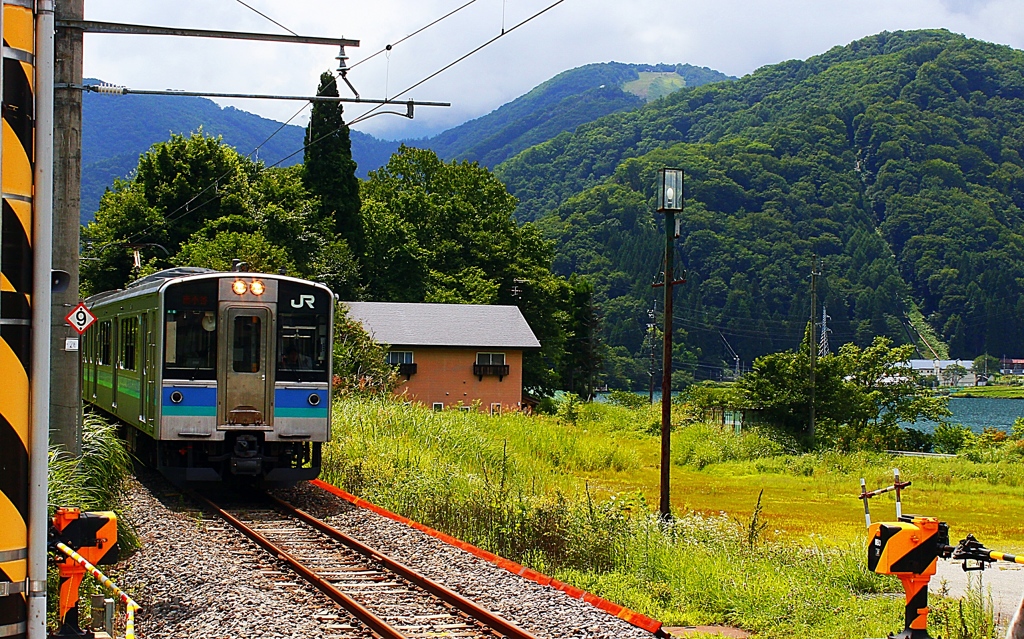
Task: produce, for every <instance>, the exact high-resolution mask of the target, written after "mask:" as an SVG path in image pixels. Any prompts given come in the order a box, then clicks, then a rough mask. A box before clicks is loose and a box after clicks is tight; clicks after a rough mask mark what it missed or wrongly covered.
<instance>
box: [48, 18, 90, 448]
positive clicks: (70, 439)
mask: <svg viewBox="0 0 1024 639" xmlns="http://www.w3.org/2000/svg"><path fill="white" fill-rule="evenodd" d="M84 17H85V0H58V2H57V5H56V19H57V20H82V19H84ZM54 47H55V56H56V67H55V78H54V79H55V83H56V84H57V85H58V86H59V85H61V84H72V85H75V86H81V84H82V31H81V30H80V29H66V28H61V29H58V30H57V33H56V38H55V43H54ZM53 164H54V166H53V268H55V269H58V270H62V271H67V272H68V273H69V274H70V275H71V281H70V283H69V284H68V288H67V290H66V291H65V292H63V293H54V294H53V301H52V313H51V316H50V319H51V321H52V326H53V331H52V336H51V340H50V344H51V353H52V360H51V368H50V371H51V372H50V441H51V443H54V444H59V445H61V446H63V447H64V448H65V449H66V450H67V451H68V452H70V453H71V454H73V455H76V456H78V455H81V454H82V401H81V393H80V386H79V384H80V381H81V380H80V371H79V366H78V353H77V352H75V351H65V350H64V344H65V341H64V340H65V338H68V337H78V334H77V333H75V332H74V330H72V329H71V327H70V326H68V325H67V323H65V321H64V316H65V315H67V314H68V312H69V311H70V310H71V309H72V308H73V307H74V306H75V305H76V304H78V302H79V294H78V252H79V229H80V226H81V222H80V218H79V215H80V208H81V206H80V199H81V196H80V192H81V182H82V92H81V91H79V90H76V89H56V90H55V91H54V162H53Z"/></svg>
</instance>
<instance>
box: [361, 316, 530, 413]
mask: <svg viewBox="0 0 1024 639" xmlns="http://www.w3.org/2000/svg"><path fill="white" fill-rule="evenodd" d="M346 305H347V306H348V308H349V315H350V316H351V317H352V318H353V319H355V320H358V321H359V322H360V323H362V325H363V327H364V328H365V329H366V331H367V332H368V333H369V334H370V335H371V336H372V337H373V339H374V340H376V341H377V342H378V343H380V344H387V345H388V347H389V348H390V351H389V352H388V361H389V362H390V363H392V364H394V365H395V366H396V367H398V371H399V375H400V379H401V383H400V384H399V386H398V388H397V389H396V392H397V393H398V394H405V396H406V397H408V398H409V399H410V400H411V401H418V402H422V403H423V404H425V405H427V406H431V407H433V408H434V409H435V410H441V409H443V408H449V407H455V406H459V407H462V408H465V409H469V407H471V406H472V405H473V404H474V403H477V402H479V406H480V410H482V411H488V412H491V413H497V412H500V411H502V410H509V409H519V408H522V406H523V351H524V350H526V349H533V348H540V342H539V341H537V337H536V336H535V335H534V334H533V331H532V330H530V325H529V324H527V323H526V318H524V317H523V314H522V313H521V312H519V308H518V307H516V306H486V305H480V304H403V303H396V302H346Z"/></svg>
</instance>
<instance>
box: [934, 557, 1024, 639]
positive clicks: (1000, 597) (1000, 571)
mask: <svg viewBox="0 0 1024 639" xmlns="http://www.w3.org/2000/svg"><path fill="white" fill-rule="evenodd" d="M968 575H971V576H972V578H974V579H977V577H978V576H979V575H980V576H981V587H982V589H983V590H982V592H984V593H985V595H986V596H988V595H991V597H992V608H993V610H994V612H995V616H996V622H997V623H998V624H999V625H1000V626H1002V627H1006V625H1007V624H1009V623H1010V620H1011V619H1013V615H1014V613H1015V612H1017V609H1018V607H1019V604H1020V603H1021V594H1022V593H1024V566H1022V565H1020V564H1011V563H1006V562H1002V561H1000V562H996V563H994V564H990V567H989V568H988V569H987V570H985V571H984V572H970V573H966V572H964V571H963V568H961V564H960V563H959V562H955V561H943V560H941V559H940V560H939V562H938V565H937V572H936V574H935V576H934V577H932V582H931V584H929V586H930V589H931V590H932V591H933V592H938V591H939V590H940V589H941V588H942V585H943V584H945V587H946V589H947V590H948V591H949V594H950V595H951V596H953V597H963V596H964V595H965V594H966V593H967V578H968Z"/></svg>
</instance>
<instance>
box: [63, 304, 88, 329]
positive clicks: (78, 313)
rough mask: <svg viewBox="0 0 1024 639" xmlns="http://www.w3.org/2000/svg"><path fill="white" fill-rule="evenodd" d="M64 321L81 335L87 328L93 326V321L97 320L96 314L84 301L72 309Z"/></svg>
mask: <svg viewBox="0 0 1024 639" xmlns="http://www.w3.org/2000/svg"><path fill="white" fill-rule="evenodd" d="M64 321H65V322H67V323H68V324H70V325H71V328H73V329H75V331H76V332H77V333H78V334H79V335H81V334H82V333H84V332H85V329H87V328H89V327H90V326H92V324H93V322H95V321H96V316H95V315H93V314H92V311H90V310H89V307H87V306H86V305H85V304H84V303H81V304H79V305H78V306H76V307H74V308H73V309H71V312H70V313H68V314H67V316H65V317H64Z"/></svg>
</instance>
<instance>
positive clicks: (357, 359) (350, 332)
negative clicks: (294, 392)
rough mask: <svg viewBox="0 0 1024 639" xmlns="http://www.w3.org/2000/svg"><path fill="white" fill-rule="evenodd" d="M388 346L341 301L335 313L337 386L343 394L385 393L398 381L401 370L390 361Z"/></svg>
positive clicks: (335, 369) (335, 386)
mask: <svg viewBox="0 0 1024 639" xmlns="http://www.w3.org/2000/svg"><path fill="white" fill-rule="evenodd" d="M387 354H388V345H387V344H379V343H377V342H375V341H374V340H373V338H372V337H370V335H369V334H368V333H367V332H366V329H365V328H363V325H362V324H360V323H359V321H358V320H355V319H352V317H351V316H350V315H349V314H348V307H347V306H345V304H340V305H338V307H337V308H336V309H335V312H334V357H333V362H334V388H335V390H337V391H339V392H340V393H341V394H342V395H347V394H370V395H383V394H385V393H389V392H391V391H392V390H393V389H394V388H395V386H396V385H397V383H398V372H397V371H396V370H395V367H394V366H392V365H390V364H388V363H387Z"/></svg>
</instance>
